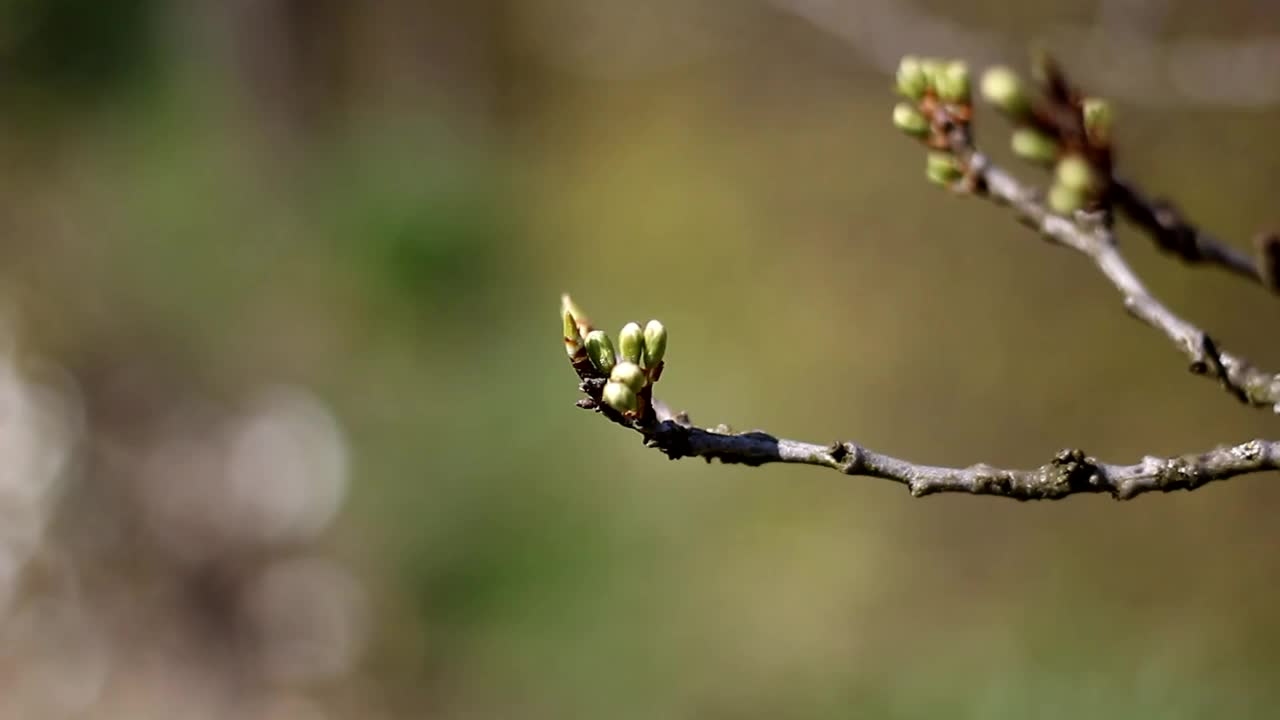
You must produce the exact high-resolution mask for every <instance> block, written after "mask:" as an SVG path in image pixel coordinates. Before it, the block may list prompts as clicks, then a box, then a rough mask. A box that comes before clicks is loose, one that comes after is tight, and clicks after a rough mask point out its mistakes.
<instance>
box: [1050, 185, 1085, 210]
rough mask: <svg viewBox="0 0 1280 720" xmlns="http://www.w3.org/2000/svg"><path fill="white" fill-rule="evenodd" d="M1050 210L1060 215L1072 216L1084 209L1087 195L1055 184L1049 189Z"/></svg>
mask: <svg viewBox="0 0 1280 720" xmlns="http://www.w3.org/2000/svg"><path fill="white" fill-rule="evenodd" d="M1046 199H1047V200H1048V202H1049V209H1050V210H1052V211H1054V212H1055V213H1057V214H1059V215H1070V214H1072V213H1074V212H1075V211H1077V210H1079V209H1080V208H1082V207H1084V203H1085V195H1084V193H1083V192H1081V191H1080V190H1077V189H1075V188H1072V187H1067V186H1066V185H1063V184H1062V183H1060V182H1055V183H1054V184H1053V185H1052V186H1051V187H1050V188H1049V196H1048V198H1046Z"/></svg>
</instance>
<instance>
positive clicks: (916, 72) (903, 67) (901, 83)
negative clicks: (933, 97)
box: [897, 55, 929, 100]
mask: <svg viewBox="0 0 1280 720" xmlns="http://www.w3.org/2000/svg"><path fill="white" fill-rule="evenodd" d="M928 89H929V79H928V78H927V77H925V74H924V68H923V67H921V65H920V58H918V57H915V56H914V55H906V56H904V57H903V58H902V60H900V61H898V75H897V90H898V93H899V94H900V95H902V96H903V97H908V98H911V99H912V100H919V99H920V98H923V97H924V93H925V91H926V90H928Z"/></svg>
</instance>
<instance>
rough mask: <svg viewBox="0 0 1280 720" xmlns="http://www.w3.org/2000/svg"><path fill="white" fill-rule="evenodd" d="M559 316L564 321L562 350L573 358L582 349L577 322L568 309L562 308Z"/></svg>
mask: <svg viewBox="0 0 1280 720" xmlns="http://www.w3.org/2000/svg"><path fill="white" fill-rule="evenodd" d="M560 314H561V317H562V318H563V319H564V350H565V352H566V353H568V354H569V357H573V356H574V355H577V354H578V351H579V350H581V349H582V334H581V333H579V332H578V321H577V320H575V319H574V317H573V313H572V312H571V311H570V310H569V309H568V308H565V307H562V308H561V310H560Z"/></svg>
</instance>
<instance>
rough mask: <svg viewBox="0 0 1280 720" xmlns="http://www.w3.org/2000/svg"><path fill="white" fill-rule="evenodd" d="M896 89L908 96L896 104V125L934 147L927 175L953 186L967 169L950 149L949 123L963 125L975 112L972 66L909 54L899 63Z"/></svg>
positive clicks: (929, 158) (926, 162) (927, 162)
mask: <svg viewBox="0 0 1280 720" xmlns="http://www.w3.org/2000/svg"><path fill="white" fill-rule="evenodd" d="M895 89H896V90H897V92H898V94H899V95H901V96H902V97H904V98H906V99H905V100H904V101H903V102H899V103H898V104H897V105H895V106H894V108H893V124H894V127H896V128H898V129H899V130H901V131H902V132H904V133H906V134H907V135H910V136H911V137H914V138H918V139H920V140H923V141H924V142H925V143H926V144H927V145H928V146H929V147H930V148H932V149H933V152H931V153H929V156H928V158H927V159H926V161H925V176H926V177H927V178H929V180H930V181H932V182H935V183H937V184H939V185H944V186H953V185H954V184H955V183H956V182H957V181H959V180H961V179H962V178H963V177H964V176H965V169H964V166H963V164H962V163H961V162H960V160H959V159H958V158H956V157H955V155H953V154H952V153H951V152H950V151H949V147H950V143H949V142H948V140H947V137H946V133H947V130H948V129H949V128H948V126H961V125H964V124H966V123H967V122H968V121H969V118H970V117H971V115H972V100H971V97H970V93H971V90H970V82H969V66H968V65H966V64H965V63H963V62H961V61H959V60H940V59H937V58H920V57H915V56H913V55H908V56H906V57H904V58H902V61H901V62H899V63H898V72H897V76H896V87H895Z"/></svg>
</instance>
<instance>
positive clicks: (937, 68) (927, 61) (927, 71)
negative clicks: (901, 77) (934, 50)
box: [920, 58, 945, 92]
mask: <svg viewBox="0 0 1280 720" xmlns="http://www.w3.org/2000/svg"><path fill="white" fill-rule="evenodd" d="M944 65H945V63H943V62H942V61H941V60H939V59H938V58H922V59H921V60H920V71H921V72H923V73H924V80H925V83H926V85H927V86H928V89H929V90H933V91H935V92H936V91H937V89H938V76H939V75H941V74H942V68H943V66H944Z"/></svg>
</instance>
